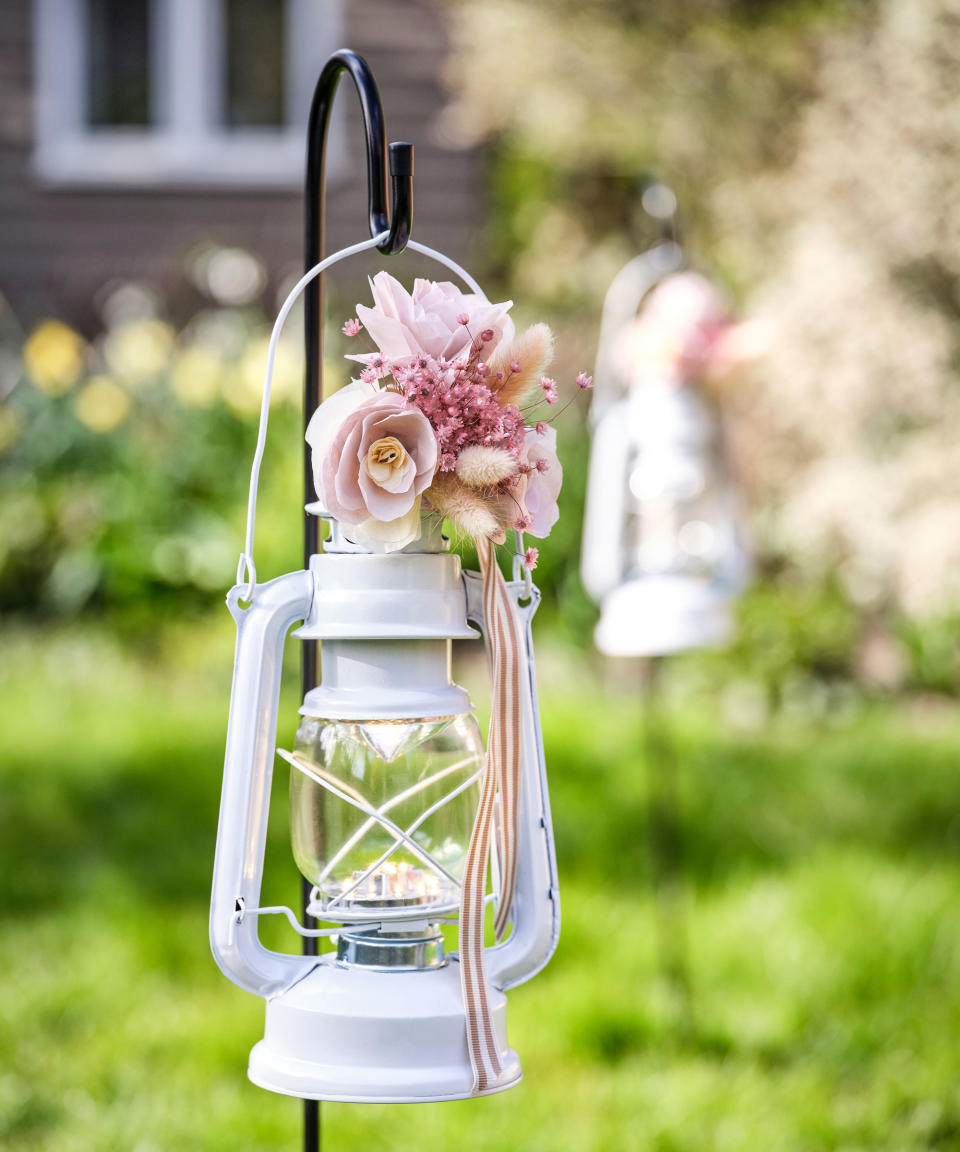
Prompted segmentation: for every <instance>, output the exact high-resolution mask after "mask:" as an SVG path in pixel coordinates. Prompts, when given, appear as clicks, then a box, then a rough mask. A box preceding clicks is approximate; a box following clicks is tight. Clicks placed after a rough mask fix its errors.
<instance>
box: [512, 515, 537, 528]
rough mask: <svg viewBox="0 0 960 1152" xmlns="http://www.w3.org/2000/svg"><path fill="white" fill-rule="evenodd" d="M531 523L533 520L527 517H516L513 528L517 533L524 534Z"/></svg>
mask: <svg viewBox="0 0 960 1152" xmlns="http://www.w3.org/2000/svg"><path fill="white" fill-rule="evenodd" d="M532 523H533V520H531V519H530V517H529V516H518V517H517V518H516V520H514V522H513V526H514V528H516V530H517V531H518V532H525V531H526V530H527V529H528V528H529V527H530V525H531V524H532Z"/></svg>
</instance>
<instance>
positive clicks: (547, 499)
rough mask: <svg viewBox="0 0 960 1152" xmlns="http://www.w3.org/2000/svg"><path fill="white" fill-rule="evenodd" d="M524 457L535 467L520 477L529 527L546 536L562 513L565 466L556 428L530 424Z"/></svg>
mask: <svg viewBox="0 0 960 1152" xmlns="http://www.w3.org/2000/svg"><path fill="white" fill-rule="evenodd" d="M520 458H521V460H523V461H524V463H526V464H530V465H532V468H533V471H532V472H529V473H528V474H527V475H526V476H525V477H523V478H522V479H521V481H520V484H521V485H522V497H521V499H522V503H523V506H524V508H525V509H526V511H527V514H528V515H529V517H530V527H529V528H528V529H527V531H528V532H529V533H530V534H531V536H538V537H539V538H540V539H541V540H542V539H543V538H544V537H545V536H549V535H550V529H551V528H552V527H553V526H554V524H556V522H557V520H558V519H559V517H560V509H559V508H558V507H557V497H558V496H559V495H560V486H561V484H562V483H563V468H562V466H561V464H560V461H559V460H558V459H557V431H556V429H555V428H550V427H548V428H547V429H546V430H545V431H544V432H543V433H542V434H541V433H539V432H538V431H537V430H536V429H534V428H528V429H527V434H526V436H525V437H524V441H523V450H522V452H521V457H520Z"/></svg>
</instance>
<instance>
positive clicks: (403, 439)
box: [320, 392, 437, 551]
mask: <svg viewBox="0 0 960 1152" xmlns="http://www.w3.org/2000/svg"><path fill="white" fill-rule="evenodd" d="M436 467H437V440H436V436H435V435H434V433H433V429H432V428H431V427H430V422H429V421H428V420H427V418H426V416H424V415H423V413H422V412H421V411H420V410H419V409H417V408H412V407H408V406H407V403H406V401H405V400H404V398H403V396H401V395H400V394H399V393H398V392H383V393H380V394H378V395H377V396H376V397H374V398H373V399H372V400H368V401H366V402H365V403H363V404H361V405H360V406H359V407H357V408H354V409H353V410H352V411H351V412H349V413H348V414H347V416H346V418H345V419H344V420H343V422H342V423H341V424H340V426H339V428H338V429H337V432H336V434H335V435H334V437H333V439H332V440H331V441H330V444H329V447H328V448H327V449H326V452H325V454H324V456H323V459H322V460H321V461H320V498H321V500H322V501H323V505H324V507H325V508H326V510H327V511H328V512H329V513H330V514H331V515H332V516H335V517H336V518H337V520H339V521H340V522H341V523H342V524H346V525H351V526H355V527H357V528H359V529H360V532H359V537H360V538H361V542H366V541H367V540H369V541H373V542H375V543H377V544H381V545H385V546H386V549H387V551H391V550H394V549H396V548H402V547H404V545H406V544H409V543H410V542H411V541H412V540H414V539H416V536H417V533H418V530H419V514H420V494H421V493H422V492H423V491H424V489H425V488H427V487H429V485H430V482H431V480H432V479H433V474H434V472H435V471H436Z"/></svg>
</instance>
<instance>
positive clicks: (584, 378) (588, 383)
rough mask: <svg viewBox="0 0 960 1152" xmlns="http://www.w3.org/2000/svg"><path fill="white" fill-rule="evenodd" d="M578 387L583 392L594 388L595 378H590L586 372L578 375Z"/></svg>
mask: <svg viewBox="0 0 960 1152" xmlns="http://www.w3.org/2000/svg"><path fill="white" fill-rule="evenodd" d="M577 387H578V388H579V389H580V390H581V391H583V390H584V389H586V388H592V387H593V377H592V376H588V375H587V374H586V372H578V373H577Z"/></svg>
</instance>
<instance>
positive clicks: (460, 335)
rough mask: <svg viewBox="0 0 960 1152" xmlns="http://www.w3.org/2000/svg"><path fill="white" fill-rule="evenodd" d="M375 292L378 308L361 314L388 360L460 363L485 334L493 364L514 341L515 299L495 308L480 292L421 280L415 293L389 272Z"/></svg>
mask: <svg viewBox="0 0 960 1152" xmlns="http://www.w3.org/2000/svg"><path fill="white" fill-rule="evenodd" d="M370 289H371V291H372V292H373V299H374V306H373V307H372V308H366V307H364V306H363V305H362V304H358V305H357V315H358V316H359V317H360V319H361V320H362V321H363V326H364V328H366V330H367V334H368V335H369V336H370V338H371V339H372V340H373V342H374V344H376V346H377V347H378V348H379V349H380V352H379V355H381V356H383V357H384V358H385V359H387V360H393V361H398V360H399V361H409V360H411V359H412V358H413V357H415V356H420V355H426V356H431V357H433V358H434V359H440V357H444V358H445V359H447V360H455V359H456V358H457V357H459V356H461V355H465V354H467V353H469V351H470V347H471V344H472V342H473V341H475V340H479V339H480V337H481V335H483V336H484V337H487V336H489V337H490V339H489V340H487V341H485V343H484V344H483V358H484V360H487V359H489V357H490V355H491V353H492V352H493V350H494V348H496V346H497V345H498V344H499V343H500V341H501V340H506V341H510V340H512V339H513V336H514V326H513V321H512V320H511V319H510V317H509V316H508V315H507V313H508V312H509V310H510V308H511V307H512V305H513V301H512V300H508V301H506V303H503V304H491V303H490V302H489V301H488V300H486V299H485V298H484V297H483V296H478V295H476V294H475V293H470V294H464V293H463V292H461V291H460V289H459V288H458V287H457V286H456V285H455V284H450V283H448V282H443V283H436V282H435V281H433V280H415V281H414V285H413V293H412V294H410V293H408V292H407V291H406V289H405V288H404V287H403V285H402V284H401V283H400V282H399V281H398V280H395V279H394V278H393V277H392V276H391V275H390V274H389V272H378V273H377V275H376V276H374V278H373V279H372V280H371V281H370ZM464 317H466V321H467V322H466V324H464V323H463V318H464ZM377 356H378V353H376V352H369V353H365V354H363V355H359V356H352V357H350V359H352V360H359V361H360V362H361V363H364V364H369V363H371V362H372V361H373V360H375V359H377Z"/></svg>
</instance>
